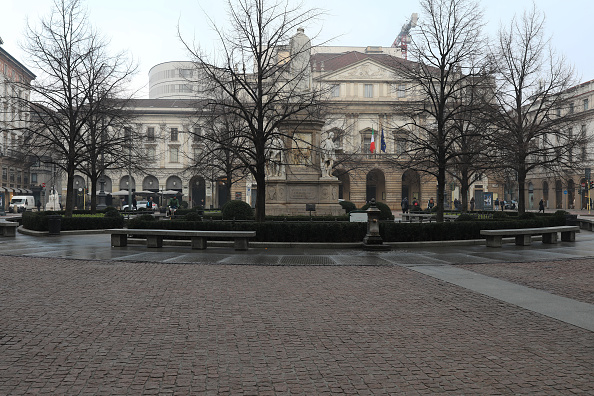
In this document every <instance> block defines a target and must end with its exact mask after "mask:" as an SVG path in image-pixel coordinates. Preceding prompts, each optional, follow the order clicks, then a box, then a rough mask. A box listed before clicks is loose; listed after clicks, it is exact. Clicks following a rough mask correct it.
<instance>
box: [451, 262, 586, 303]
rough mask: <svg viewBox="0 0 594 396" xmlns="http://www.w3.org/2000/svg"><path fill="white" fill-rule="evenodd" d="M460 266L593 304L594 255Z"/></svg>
mask: <svg viewBox="0 0 594 396" xmlns="http://www.w3.org/2000/svg"><path fill="white" fill-rule="evenodd" d="M457 267H461V268H464V269H467V270H470V271H473V272H478V273H480V274H483V275H487V276H491V277H494V278H499V279H504V280H507V281H510V282H513V283H517V284H519V285H523V286H528V287H532V288H535V289H539V290H544V291H548V292H549V293H553V294H556V295H558V296H563V297H567V298H571V299H574V300H578V301H583V302H587V303H589V304H594V270H592V269H593V268H594V259H574V260H557V261H541V262H537V263H490V264H488V265H482V264H468V265H460V266H457Z"/></svg>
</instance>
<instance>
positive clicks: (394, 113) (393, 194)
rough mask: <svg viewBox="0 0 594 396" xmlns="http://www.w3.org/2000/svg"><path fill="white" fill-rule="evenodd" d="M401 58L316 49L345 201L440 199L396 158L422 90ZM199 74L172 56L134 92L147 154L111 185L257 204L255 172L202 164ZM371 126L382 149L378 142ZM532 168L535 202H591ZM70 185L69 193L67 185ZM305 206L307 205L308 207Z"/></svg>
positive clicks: (454, 193) (491, 187) (499, 190)
mask: <svg viewBox="0 0 594 396" xmlns="http://www.w3.org/2000/svg"><path fill="white" fill-rule="evenodd" d="M300 33H301V34H302V32H300ZM401 62H408V61H406V60H405V59H403V58H402V57H401V55H400V51H399V49H396V48H383V47H364V48H363V47H314V48H312V49H311V55H310V72H311V82H310V83H311V84H313V85H315V84H317V85H318V86H324V87H328V88H329V92H330V94H329V96H330V97H329V98H328V100H329V104H330V106H329V109H330V111H329V113H328V114H327V116H326V119H324V120H322V121H323V123H322V124H323V126H322V128H321V141H324V140H325V139H327V138H328V137H329V136H332V139H334V147H336V153H337V159H338V160H337V161H336V162H335V164H334V167H333V169H332V170H331V174H332V175H333V176H335V177H336V178H338V180H339V181H340V183H339V190H338V194H337V200H338V199H344V200H348V201H352V202H354V203H355V204H356V205H357V206H359V207H360V206H362V205H363V204H365V203H366V202H368V201H369V200H371V199H372V198H375V199H376V200H377V201H380V202H384V203H386V204H387V205H388V206H389V207H390V208H391V209H392V210H394V211H397V210H400V202H401V200H402V198H403V197H407V198H408V200H409V202H412V201H413V200H415V199H416V200H418V201H419V202H420V204H421V206H423V207H425V206H426V203H427V201H428V200H429V199H430V198H434V199H437V183H436V180H435V179H434V178H433V177H431V176H428V175H426V174H422V173H418V172H415V171H413V170H411V169H401V168H400V167H398V166H395V164H394V157H395V156H396V155H397V154H398V153H399V152H401V151H402V150H405V147H403V144H404V140H403V139H399V135H400V133H401V128H403V127H404V125H405V124H406V123H407V122H408V121H409V119H408V117H409V115H408V114H407V111H406V107H407V105H410V104H411V102H415V101H421V100H422V99H423V98H421V97H419V96H418V95H417V94H416V93H415V91H414V89H411V88H412V87H411V84H410V82H408V81H406V80H405V79H403V78H400V77H399V75H398V68H397V66H398V65H399V64H400V63H401ZM196 73H197V72H196V70H195V69H194V66H193V64H192V62H185V61H181V62H180V61H178V62H165V63H161V64H159V65H156V66H155V67H153V68H152V69H151V71H150V72H149V92H150V94H149V96H150V99H139V100H135V101H134V102H133V104H132V108H131V111H132V113H133V114H134V123H133V125H132V126H131V128H134V129H135V132H136V135H138V136H140V137H141V138H140V139H138V140H137V141H136V144H138V145H140V146H141V147H140V148H141V149H142V150H144V151H145V153H146V156H145V160H144V161H146V163H144V164H143V167H142V171H133V172H132V175H128V172H126V171H118V172H108V173H107V174H106V177H105V181H106V182H105V184H104V189H105V191H106V192H107V193H112V192H116V191H121V190H129V189H130V188H131V189H132V191H133V192H138V191H143V192H145V196H146V195H147V193H152V194H153V196H154V197H155V198H156V200H157V201H158V202H159V203H162V201H161V199H162V198H163V199H165V198H166V197H167V195H165V196H162V194H163V193H164V192H169V193H171V192H179V193H181V194H182V200H184V201H186V202H188V204H189V206H194V205H202V206H205V207H207V208H208V207H219V206H220V205H221V204H223V203H224V202H226V201H227V199H228V198H231V199H241V200H244V201H246V202H248V203H250V204H253V203H255V195H256V194H257V191H256V185H255V183H254V182H253V181H252V180H251V179H250V178H247V179H245V180H242V181H241V182H239V183H236V184H234V185H233V187H232V190H231V197H228V196H227V193H226V192H225V191H226V190H225V189H224V188H223V175H220V174H214V173H211V174H208V173H206V171H203V170H201V169H200V167H198V168H197V167H195V166H193V165H195V161H194V159H195V158H196V157H197V156H198V152H197V151H198V150H200V145H199V144H198V142H197V141H196V138H195V136H200V134H201V133H202V131H201V130H200V127H197V126H196V125H200V122H199V119H197V112H198V111H199V110H200V106H201V104H200V103H201V102H200V101H199V98H197V97H196V92H197V91H201V90H200V89H199V88H200V87H198V86H195V85H193V84H192V83H190V81H192V80H194V81H195V80H196V79H197V76H196ZM592 84H594V82H588V83H584V84H581V85H580V86H577V87H575V88H574V89H576V90H578V91H579V92H580V94H579V97H578V98H579V100H578V101H579V103H577V102H576V104H575V109H576V111H592V110H590V107H591V103H592V99H591V98H590V96H591V92H592V87H593V85H592ZM590 124H591V123H590V121H588V122H584V124H583V125H580V126H579V127H578V128H580V131H581V132H583V133H589V131H590V129H591V125H590ZM372 134H373V136H374V140H375V150H374V151H373V152H372V151H370V143H371V139H372ZM382 140H383V141H384V142H385V150H384V149H382ZM576 155H577V153H576ZM583 155H584V153H580V154H579V156H583ZM580 158H582V157H580ZM320 172H322V170H320ZM322 176H323V173H321V174H320V177H322ZM531 176H532V178H531V179H529V180H528V184H527V186H526V190H527V194H528V197H527V198H528V199H527V201H526V202H527V203H528V204H527V208H528V209H531V208H535V207H536V206H537V204H538V201H539V200H540V198H541V197H542V198H544V199H545V202H546V203H547V204H548V207H549V208H571V207H582V206H584V202H585V200H583V199H581V196H580V197H577V194H576V191H577V188H578V187H579V186H580V185H581V183H583V182H584V180H583V179H584V177H583V176H581V177H579V176H577V175H576V176H575V177H568V178H566V179H564V180H561V179H558V180H557V179H555V180H553V179H550V178H548V177H545V176H544V175H537V174H535V175H531ZM77 182H78V185H77V186H75V187H79V186H83V187H86V186H87V184H88V182H87V181H86V180H85V178H84V177H82V176H77V178H76V180H75V183H77ZM130 184H131V185H130ZM62 190H64V193H63V195H64V196H65V188H62ZM484 192H491V193H493V199H496V198H500V199H506V200H510V199H517V186H515V185H514V182H513V180H496V179H495V178H493V177H489V176H488V175H485V176H483V179H482V180H480V181H478V182H476V183H474V184H473V185H472V186H471V189H470V192H469V195H470V197H480V196H482V193H484ZM470 197H469V198H470ZM113 198H115V197H113ZM120 198H121V197H117V198H116V199H111V200H109V199H110V198H109V197H108V202H107V203H108V204H113V205H115V206H118V204H119V203H120ZM124 198H125V197H124ZM456 198H457V199H460V198H461V197H460V191H459V187H458V186H457V185H456V184H455V183H453V182H448V183H447V187H446V200H447V202H446V203H445V204H446V207H449V206H451V204H452V202H453V200H454V199H456ZM267 199H268V197H267ZM78 204H79V206H80V205H81V204H82V202H78ZM535 205H536V206H535ZM303 211H304V214H305V213H306V212H305V208H303Z"/></svg>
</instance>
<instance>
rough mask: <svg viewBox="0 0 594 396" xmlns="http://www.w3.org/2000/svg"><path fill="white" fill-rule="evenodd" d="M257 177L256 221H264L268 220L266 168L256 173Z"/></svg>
mask: <svg viewBox="0 0 594 396" xmlns="http://www.w3.org/2000/svg"><path fill="white" fill-rule="evenodd" d="M255 178H256V186H257V187H256V188H257V190H258V191H257V194H256V221H257V222H258V223H263V222H264V221H265V220H266V176H265V173H264V170H263V169H262V171H260V172H258V174H257V175H255Z"/></svg>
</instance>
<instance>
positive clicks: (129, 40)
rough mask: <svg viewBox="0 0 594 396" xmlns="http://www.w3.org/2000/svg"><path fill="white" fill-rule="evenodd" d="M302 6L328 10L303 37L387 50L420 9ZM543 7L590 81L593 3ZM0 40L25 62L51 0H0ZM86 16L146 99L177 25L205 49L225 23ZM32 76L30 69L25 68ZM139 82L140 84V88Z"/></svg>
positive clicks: (505, 6)
mask: <svg viewBox="0 0 594 396" xmlns="http://www.w3.org/2000/svg"><path fill="white" fill-rule="evenodd" d="M303 1H304V3H305V6H306V7H308V8H310V7H320V6H321V7H323V8H324V9H325V10H326V11H327V15H326V16H325V17H324V19H323V21H321V22H320V24H319V25H317V26H305V29H306V31H305V33H306V34H308V35H309V36H310V37H311V36H313V35H314V33H317V32H318V31H319V30H320V29H321V35H320V37H319V39H318V40H317V42H316V41H314V43H313V44H314V45H315V44H318V43H319V42H321V41H322V40H327V39H330V38H334V37H336V38H335V39H334V40H333V41H332V42H331V43H330V45H344V46H368V45H374V46H384V47H389V46H391V45H392V42H393V41H394V39H395V38H396V36H397V35H398V33H399V32H400V28H401V26H402V25H403V24H404V23H405V22H406V21H407V20H408V19H409V18H410V16H411V14H412V13H413V12H417V13H420V7H419V6H418V2H417V1H415V0H406V1H405V0H367V1H360V0H324V1H317V0H303ZM534 1H535V3H536V5H537V7H538V8H539V9H540V10H542V11H543V12H545V14H546V18H547V34H548V35H552V36H553V45H554V46H555V48H556V49H557V50H558V52H560V53H563V54H564V55H565V56H566V57H567V59H568V60H569V62H570V63H571V64H573V65H574V66H575V68H576V71H577V77H578V79H579V81H581V82H583V81H589V80H592V79H594V51H593V45H592V44H591V42H590V40H589V39H590V38H591V37H592V34H591V33H588V32H591V25H592V23H593V17H594V13H593V11H594V1H593V0H565V1H559V0H534ZM1 2H2V5H1V6H0V13H1V14H2V15H1V16H2V17H1V21H2V22H1V24H0V37H2V39H3V40H4V45H3V46H2V47H3V48H4V49H5V50H6V51H8V52H9V53H10V54H11V55H13V56H14V57H15V58H17V59H18V60H19V61H21V62H22V63H23V64H25V66H29V65H27V59H26V58H25V57H24V56H23V55H22V52H21V50H20V48H19V43H21V42H22V36H23V32H24V30H25V27H26V19H27V18H29V20H30V21H31V22H33V23H36V22H37V21H38V20H39V17H40V16H41V15H46V14H48V12H49V10H50V8H51V5H52V4H53V1H52V0H1ZM84 4H85V5H86V7H87V9H88V13H89V16H90V20H91V22H92V23H93V25H94V26H95V27H96V28H97V29H99V31H100V32H101V33H102V34H103V35H105V36H107V37H108V38H110V39H111V49H112V50H113V51H114V52H115V51H120V50H129V51H130V54H131V55H132V56H133V58H134V59H135V60H137V62H138V63H139V65H140V67H139V73H138V75H137V76H136V78H135V79H134V81H133V84H134V86H135V87H136V88H138V89H140V96H141V97H148V87H147V85H148V71H149V69H150V68H151V67H153V66H155V65H157V64H159V63H162V62H167V61H177V60H187V59H188V54H187V52H186V51H185V49H184V48H183V46H182V44H181V43H180V41H179V39H178V38H177V25H178V23H179V25H180V28H181V31H182V35H183V36H184V37H187V38H188V40H190V41H191V40H192V39H194V38H195V39H196V40H197V41H198V42H200V43H201V45H203V46H206V47H208V46H209V45H210V46H212V43H213V41H214V38H213V37H214V36H213V34H212V31H211V29H210V28H209V25H208V23H207V20H206V18H205V13H206V14H208V15H209V16H211V17H212V18H213V19H214V20H215V21H216V22H217V23H218V24H219V25H223V24H225V23H226V14H225V4H226V1H224V0H86V1H85V2H84ZM481 4H482V6H483V8H484V10H485V16H486V19H487V33H489V34H491V35H492V36H493V35H495V33H496V32H497V29H498V28H499V26H500V24H501V23H503V24H506V23H507V22H508V21H509V20H510V18H511V17H513V15H514V14H518V15H520V14H521V13H522V12H523V11H524V9H526V8H530V7H531V6H532V0H497V1H493V0H481ZM32 71H33V72H35V73H37V71H36V70H32ZM142 87H144V88H142Z"/></svg>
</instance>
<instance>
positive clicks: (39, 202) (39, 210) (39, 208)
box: [36, 201, 41, 212]
mask: <svg viewBox="0 0 594 396" xmlns="http://www.w3.org/2000/svg"><path fill="white" fill-rule="evenodd" d="M36 206H37V211H38V212H41V201H37V205H36Z"/></svg>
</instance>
